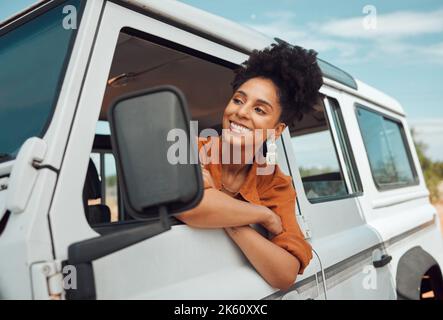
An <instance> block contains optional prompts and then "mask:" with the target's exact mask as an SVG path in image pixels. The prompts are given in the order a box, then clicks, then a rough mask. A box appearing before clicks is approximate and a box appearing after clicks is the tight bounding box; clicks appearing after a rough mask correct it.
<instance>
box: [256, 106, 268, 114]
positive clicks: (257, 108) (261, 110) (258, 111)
mask: <svg viewBox="0 0 443 320" xmlns="http://www.w3.org/2000/svg"><path fill="white" fill-rule="evenodd" d="M254 110H255V112H257V113H260V114H265V111H264V110H263V109H262V108H259V107H255V109H254Z"/></svg>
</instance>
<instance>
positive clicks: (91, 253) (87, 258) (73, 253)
mask: <svg viewBox="0 0 443 320" xmlns="http://www.w3.org/2000/svg"><path fill="white" fill-rule="evenodd" d="M159 215H160V221H159V222H158V223H155V224H149V225H142V226H139V227H134V228H131V229H127V230H123V231H119V232H114V233H110V234H106V235H104V236H99V237H95V238H92V239H87V240H83V241H80V242H77V243H73V244H71V245H70V246H69V248H68V261H67V263H64V265H71V266H74V267H75V270H76V271H77V281H78V283H79V286H78V287H79V288H77V289H74V288H73V290H67V298H68V299H95V298H96V297H95V285H94V274H93V269H92V261H94V260H97V259H100V258H103V257H105V256H107V255H109V254H112V253H114V252H117V251H119V250H121V249H124V248H127V247H129V246H131V245H134V244H136V243H139V242H141V241H143V240H146V239H149V238H152V237H154V236H156V235H159V234H161V233H163V232H165V231H168V230H169V229H171V226H170V224H169V221H168V209H167V208H166V206H160V207H159Z"/></svg>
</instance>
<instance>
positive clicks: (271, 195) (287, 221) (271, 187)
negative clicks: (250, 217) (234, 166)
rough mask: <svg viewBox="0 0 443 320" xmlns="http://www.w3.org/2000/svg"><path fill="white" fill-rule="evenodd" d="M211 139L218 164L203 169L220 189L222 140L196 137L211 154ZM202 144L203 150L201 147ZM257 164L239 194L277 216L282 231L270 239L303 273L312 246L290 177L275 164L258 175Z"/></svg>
mask: <svg viewBox="0 0 443 320" xmlns="http://www.w3.org/2000/svg"><path fill="white" fill-rule="evenodd" d="M213 141H218V142H219V147H218V150H220V152H219V157H218V159H219V161H218V163H212V162H211V163H209V164H206V165H205V169H207V170H208V171H209V172H210V173H211V176H212V178H213V180H214V184H215V185H216V187H217V189H218V190H221V170H222V164H221V162H222V161H221V159H222V157H221V139H219V138H216V139H213V138H208V139H207V140H206V139H199V141H198V150H200V153H203V154H205V155H206V156H209V157H210V156H211V152H210V151H211V150H212V147H211V144H212V143H213ZM202 146H205V148H204V150H202V149H201V148H202ZM213 162H214V161H213ZM258 166H259V165H258V164H257V163H256V162H255V161H254V163H253V164H252V166H251V169H250V170H249V172H248V175H247V177H246V179H245V181H244V183H243V185H242V186H241V188H240V190H239V194H238V196H240V197H241V199H242V200H244V201H247V202H250V203H253V204H257V205H263V206H266V207H268V208H269V209H271V210H272V211H273V212H275V213H276V214H277V215H278V216H279V217H280V219H281V222H282V226H283V232H282V233H280V234H279V235H277V236H275V237H273V238H272V239H271V241H272V242H273V243H275V244H276V245H278V246H280V247H282V248H283V249H285V250H287V251H288V252H290V253H291V254H292V255H294V256H295V257H296V258H297V259H298V260H299V261H300V270H299V273H300V274H302V273H303V271H304V269H305V268H306V266H307V265H308V264H309V261H310V260H311V259H312V247H311V245H310V244H309V243H308V242H307V241H306V240H305V238H304V235H303V233H302V232H301V230H300V227H299V225H298V223H297V220H296V218H295V209H296V207H295V197H296V192H295V189H294V187H293V186H292V179H291V177H288V176H286V175H284V174H283V172H282V171H281V170H280V168H279V167H278V166H277V165H276V166H275V170H274V172H273V173H272V174H268V175H257V167H258ZM238 196H237V197H238Z"/></svg>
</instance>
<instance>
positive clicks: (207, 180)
mask: <svg viewBox="0 0 443 320" xmlns="http://www.w3.org/2000/svg"><path fill="white" fill-rule="evenodd" d="M202 175H203V182H204V186H205V189H208V188H214V189H217V188H216V187H215V183H214V180H213V179H212V176H211V173H210V172H209V171H208V170H207V169H204V168H202Z"/></svg>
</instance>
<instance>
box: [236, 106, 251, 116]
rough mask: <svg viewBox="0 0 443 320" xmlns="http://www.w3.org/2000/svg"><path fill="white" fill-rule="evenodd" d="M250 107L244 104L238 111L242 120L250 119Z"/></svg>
mask: <svg viewBox="0 0 443 320" xmlns="http://www.w3.org/2000/svg"><path fill="white" fill-rule="evenodd" d="M249 109H250V108H249V106H248V104H246V103H245V104H243V105H242V106H241V107H240V108H239V109H237V115H238V116H239V117H242V118H248V117H249Z"/></svg>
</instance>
